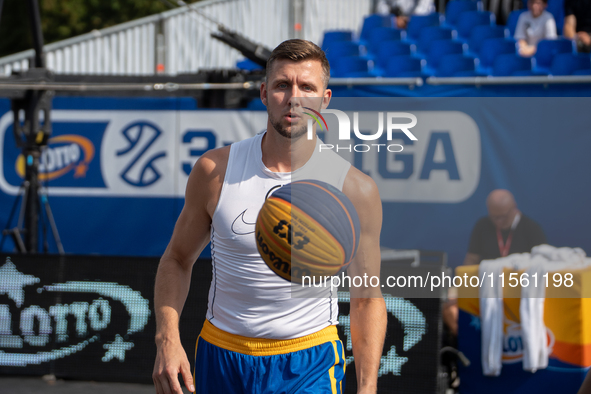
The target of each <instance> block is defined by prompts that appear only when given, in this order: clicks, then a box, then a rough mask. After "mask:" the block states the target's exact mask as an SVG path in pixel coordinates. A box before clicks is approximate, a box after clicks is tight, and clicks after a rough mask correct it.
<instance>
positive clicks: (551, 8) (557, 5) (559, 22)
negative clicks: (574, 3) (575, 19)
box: [525, 0, 564, 36]
mask: <svg viewBox="0 0 591 394" xmlns="http://www.w3.org/2000/svg"><path fill="white" fill-rule="evenodd" d="M525 8H527V5H526V6H525ZM546 11H548V12H549V13H551V14H552V16H554V20H555V21H556V34H558V35H559V36H561V35H562V28H563V27H564V0H548V7H546Z"/></svg>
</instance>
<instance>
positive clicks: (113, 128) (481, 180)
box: [0, 87, 591, 266]
mask: <svg viewBox="0 0 591 394" xmlns="http://www.w3.org/2000/svg"><path fill="white" fill-rule="evenodd" d="M381 88H383V89H385V88H384V87H381ZM554 88H557V87H552V89H554ZM575 88H576V87H572V89H575ZM376 89H378V88H376ZM491 89H492V88H491ZM520 89H521V88H520ZM552 89H550V90H552ZM575 90H576V89H575ZM519 91H521V90H519ZM344 92H351V91H347V90H345V91H344ZM341 93H343V92H341ZM358 93H359V92H358ZM370 93H372V94H379V93H380V90H379V89H378V90H376V91H375V92H374V91H371V92H370ZM382 93H383V94H385V93H386V91H384V92H382ZM571 93H572V92H571ZM532 94H533V93H532ZM343 100H344V101H343ZM590 100H591V99H589V98H588V97H510V98H507V97H431V98H390V97H381V98H375V97H363V98H359V97H357V98H354V99H351V98H333V101H332V102H331V104H330V106H329V109H330V108H333V109H339V108H340V109H341V110H343V111H349V112H355V111H361V112H365V113H366V115H367V116H368V117H369V118H368V119H369V120H364V119H365V118H363V116H362V123H361V126H360V127H361V129H362V133H366V134H367V133H370V134H371V133H375V126H376V124H377V121H376V119H375V116H377V112H376V111H378V110H379V111H383V112H384V113H387V112H389V111H396V112H407V113H411V114H414V115H415V116H416V118H417V124H416V126H414V127H413V128H412V129H411V130H412V131H413V132H414V133H416V135H417V138H418V139H417V140H416V141H413V140H410V139H409V138H408V137H407V136H406V135H403V134H402V131H400V130H398V131H394V132H393V133H392V135H391V136H387V135H383V136H382V137H380V138H381V139H380V140H379V141H374V142H377V143H384V144H390V143H392V144H398V145H399V146H400V147H401V148H402V150H401V151H398V152H396V151H389V150H386V149H382V150H381V151H380V152H367V153H366V152H363V151H358V150H355V149H353V148H354V146H353V145H359V146H361V144H363V143H365V142H366V141H362V140H361V139H360V138H358V137H355V140H354V141H353V140H352V141H348V144H347V145H351V146H353V148H349V150H347V149H346V148H345V149H342V148H341V149H340V150H339V151H338V153H339V154H340V155H342V156H343V157H345V158H346V159H348V160H349V161H350V162H351V163H352V164H353V165H354V166H356V167H357V168H359V169H361V170H362V171H364V172H365V173H367V174H369V175H370V176H371V177H372V178H373V179H374V180H375V181H376V183H377V184H378V188H379V190H380V195H381V197H382V201H383V208H384V210H383V211H384V216H383V228H382V238H381V242H382V245H384V246H386V247H390V248H396V249H423V250H441V251H445V252H447V254H448V256H449V265H450V266H457V265H459V264H461V263H462V261H463V259H464V256H465V254H466V250H467V245H468V239H469V237H470V233H471V230H472V228H473V226H474V224H475V223H476V221H477V220H478V218H479V217H482V216H484V215H486V214H487V211H486V205H485V200H486V197H487V195H488V193H490V191H492V190H494V189H497V188H506V189H509V190H510V191H511V192H513V194H514V195H515V198H516V201H517V204H518V207H519V208H520V209H521V211H522V212H523V213H524V214H525V215H527V216H529V217H531V218H533V219H534V220H535V221H537V222H538V223H540V225H541V227H542V228H543V230H544V232H545V233H546V236H547V239H548V242H549V243H550V244H552V245H554V246H570V247H582V248H583V249H584V250H585V251H587V252H589V251H591V228H590V227H589V225H588V223H589V222H591V211H590V210H589V209H588V206H587V205H588V204H587V198H586V196H587V195H589V194H590V193H591V184H590V183H589V182H587V181H586V179H588V174H587V172H588V170H587V169H588V168H591V156H590V155H588V154H587V149H588V147H589V146H591V134H589V133H587V132H586V131H587V130H588V124H589V116H588V115H587V108H589V104H591V102H590ZM190 101H191V99H141V98H128V99H123V98H122V99H98V98H64V97H62V98H56V99H55V100H54V110H53V112H52V120H53V126H54V127H53V129H54V131H53V134H52V136H51V139H50V140H49V144H48V147H47V148H46V149H45V151H44V152H43V154H42V160H41V163H42V166H41V170H42V173H41V178H42V179H43V184H44V185H45V186H47V188H45V189H44V190H45V191H47V195H48V201H49V203H50V206H51V209H52V211H53V214H54V217H55V222H56V224H57V228H58V231H59V235H60V237H61V239H62V242H63V245H64V249H65V251H66V253H72V254H104V255H127V256H131V255H135V256H159V255H161V254H162V253H163V251H164V249H165V248H166V245H167V243H168V241H169V239H170V235H171V234H172V229H173V227H174V224H175V222H176V219H177V217H178V215H179V213H180V211H181V209H182V207H183V203H184V190H185V185H186V182H187V179H188V176H189V174H190V172H191V168H192V166H193V164H194V163H195V161H196V160H197V159H198V158H199V157H200V156H201V155H202V154H203V153H204V152H206V151H207V150H209V149H212V148H217V147H222V146H225V145H228V144H231V143H232V142H235V141H239V140H242V139H245V138H248V137H250V136H253V135H255V134H256V133H258V132H260V131H262V130H265V128H266V124H267V114H266V112H265V111H262V110H242V111H240V110H199V109H195V106H194V105H190ZM252 108H255V106H253V107H252ZM263 109H264V107H263ZM372 111H373V112H372ZM362 115H363V114H362ZM324 117H325V118H326V120H327V122H328V125H329V129H334V128H335V127H336V126H334V124H335V123H334V122H336V117H335V116H334V115H330V114H326V115H324ZM351 119H353V117H351ZM331 122H333V123H332V124H333V126H331ZM364 122H365V123H364ZM384 124H386V123H384ZM351 133H352V135H354V133H353V131H352V130H351ZM319 134H320V133H319ZM323 138H325V139H326V142H327V143H331V144H334V140H333V141H331V138H333V137H331V135H323ZM387 138H390V139H391V140H390V141H389V140H388V139H387ZM384 146H385V145H384ZM335 149H338V148H335ZM0 152H1V154H2V159H1V160H0V206H1V207H2V209H0V227H2V228H13V227H15V226H16V225H17V219H18V215H19V212H20V204H18V196H19V195H20V191H19V186H20V184H21V183H22V181H23V158H22V157H21V156H20V150H19V149H17V147H16V146H15V143H14V137H13V135H12V114H11V113H10V111H9V102H8V101H7V100H0ZM15 202H17V204H15ZM12 207H14V211H15V212H14V215H13V217H12V220H11V221H9V220H8V219H9V217H10V213H11V211H12ZM42 213H43V212H42ZM42 217H43V218H44V222H43V223H41V224H42V226H41V228H42V230H40V231H42V232H41V234H40V239H41V240H40V243H41V244H40V250H43V248H44V247H43V244H46V245H47V249H49V251H50V252H55V251H56V247H55V242H53V238H52V233H51V231H50V229H49V227H48V222H47V217H46V216H45V215H44V214H43V215H42ZM43 224H44V225H45V228H46V230H45V231H44V232H43ZM43 239H45V242H43ZM13 248H14V245H13V242H12V240H11V239H10V238H9V237H5V239H4V242H3V244H2V246H1V247H0V250H2V251H6V252H10V251H12V250H13ZM202 256H204V257H206V256H208V251H207V250H206V251H205V252H204V254H203V255H202Z"/></svg>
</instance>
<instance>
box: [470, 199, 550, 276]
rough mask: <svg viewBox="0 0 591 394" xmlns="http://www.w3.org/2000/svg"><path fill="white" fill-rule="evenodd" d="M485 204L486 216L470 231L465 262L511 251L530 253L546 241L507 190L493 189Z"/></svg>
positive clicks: (493, 257)
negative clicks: (518, 207)
mask: <svg viewBox="0 0 591 394" xmlns="http://www.w3.org/2000/svg"><path fill="white" fill-rule="evenodd" d="M486 207H487V208H488V216H485V217H483V218H480V219H479V220H478V222H476V225H475V226H474V229H473V230H472V235H471V236H470V245H469V246H468V253H467V254H466V258H465V260H464V264H465V265H470V264H479V263H480V262H481V261H482V260H491V259H497V258H499V257H505V256H507V255H509V254H511V253H529V252H530V251H531V249H532V248H533V247H534V246H537V245H541V244H545V243H546V236H545V235H544V231H543V230H542V228H541V227H540V225H539V224H538V223H536V222H535V221H533V220H532V219H530V218H528V217H527V216H525V215H524V214H522V213H521V212H520V211H519V209H517V204H516V203H515V199H514V198H513V194H511V192H509V191H508V190H502V189H498V190H493V191H492V192H491V193H490V194H489V195H488V198H487V199H486Z"/></svg>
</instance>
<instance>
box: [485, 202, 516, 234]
mask: <svg viewBox="0 0 591 394" xmlns="http://www.w3.org/2000/svg"><path fill="white" fill-rule="evenodd" d="M516 213H517V209H516V208H515V207H514V206H512V205H510V206H502V205H501V206H489V207H488V216H489V217H490V220H492V222H493V224H494V225H495V227H497V228H500V229H502V230H507V229H509V228H511V225H512V224H513V219H514V218H515V214H516Z"/></svg>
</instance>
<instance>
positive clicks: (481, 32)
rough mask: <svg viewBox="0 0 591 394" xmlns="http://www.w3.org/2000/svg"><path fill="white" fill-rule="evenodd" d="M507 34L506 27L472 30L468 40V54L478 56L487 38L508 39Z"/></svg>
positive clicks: (476, 28)
mask: <svg viewBox="0 0 591 394" xmlns="http://www.w3.org/2000/svg"><path fill="white" fill-rule="evenodd" d="M507 33H508V30H507V29H506V28H505V26H496V25H495V26H488V25H481V26H476V27H474V29H472V32H471V33H470V38H469V39H468V52H469V53H471V54H474V55H475V56H476V55H477V54H478V53H479V52H480V47H481V46H482V42H483V41H484V40H486V39H487V38H503V37H506V34H507Z"/></svg>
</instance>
